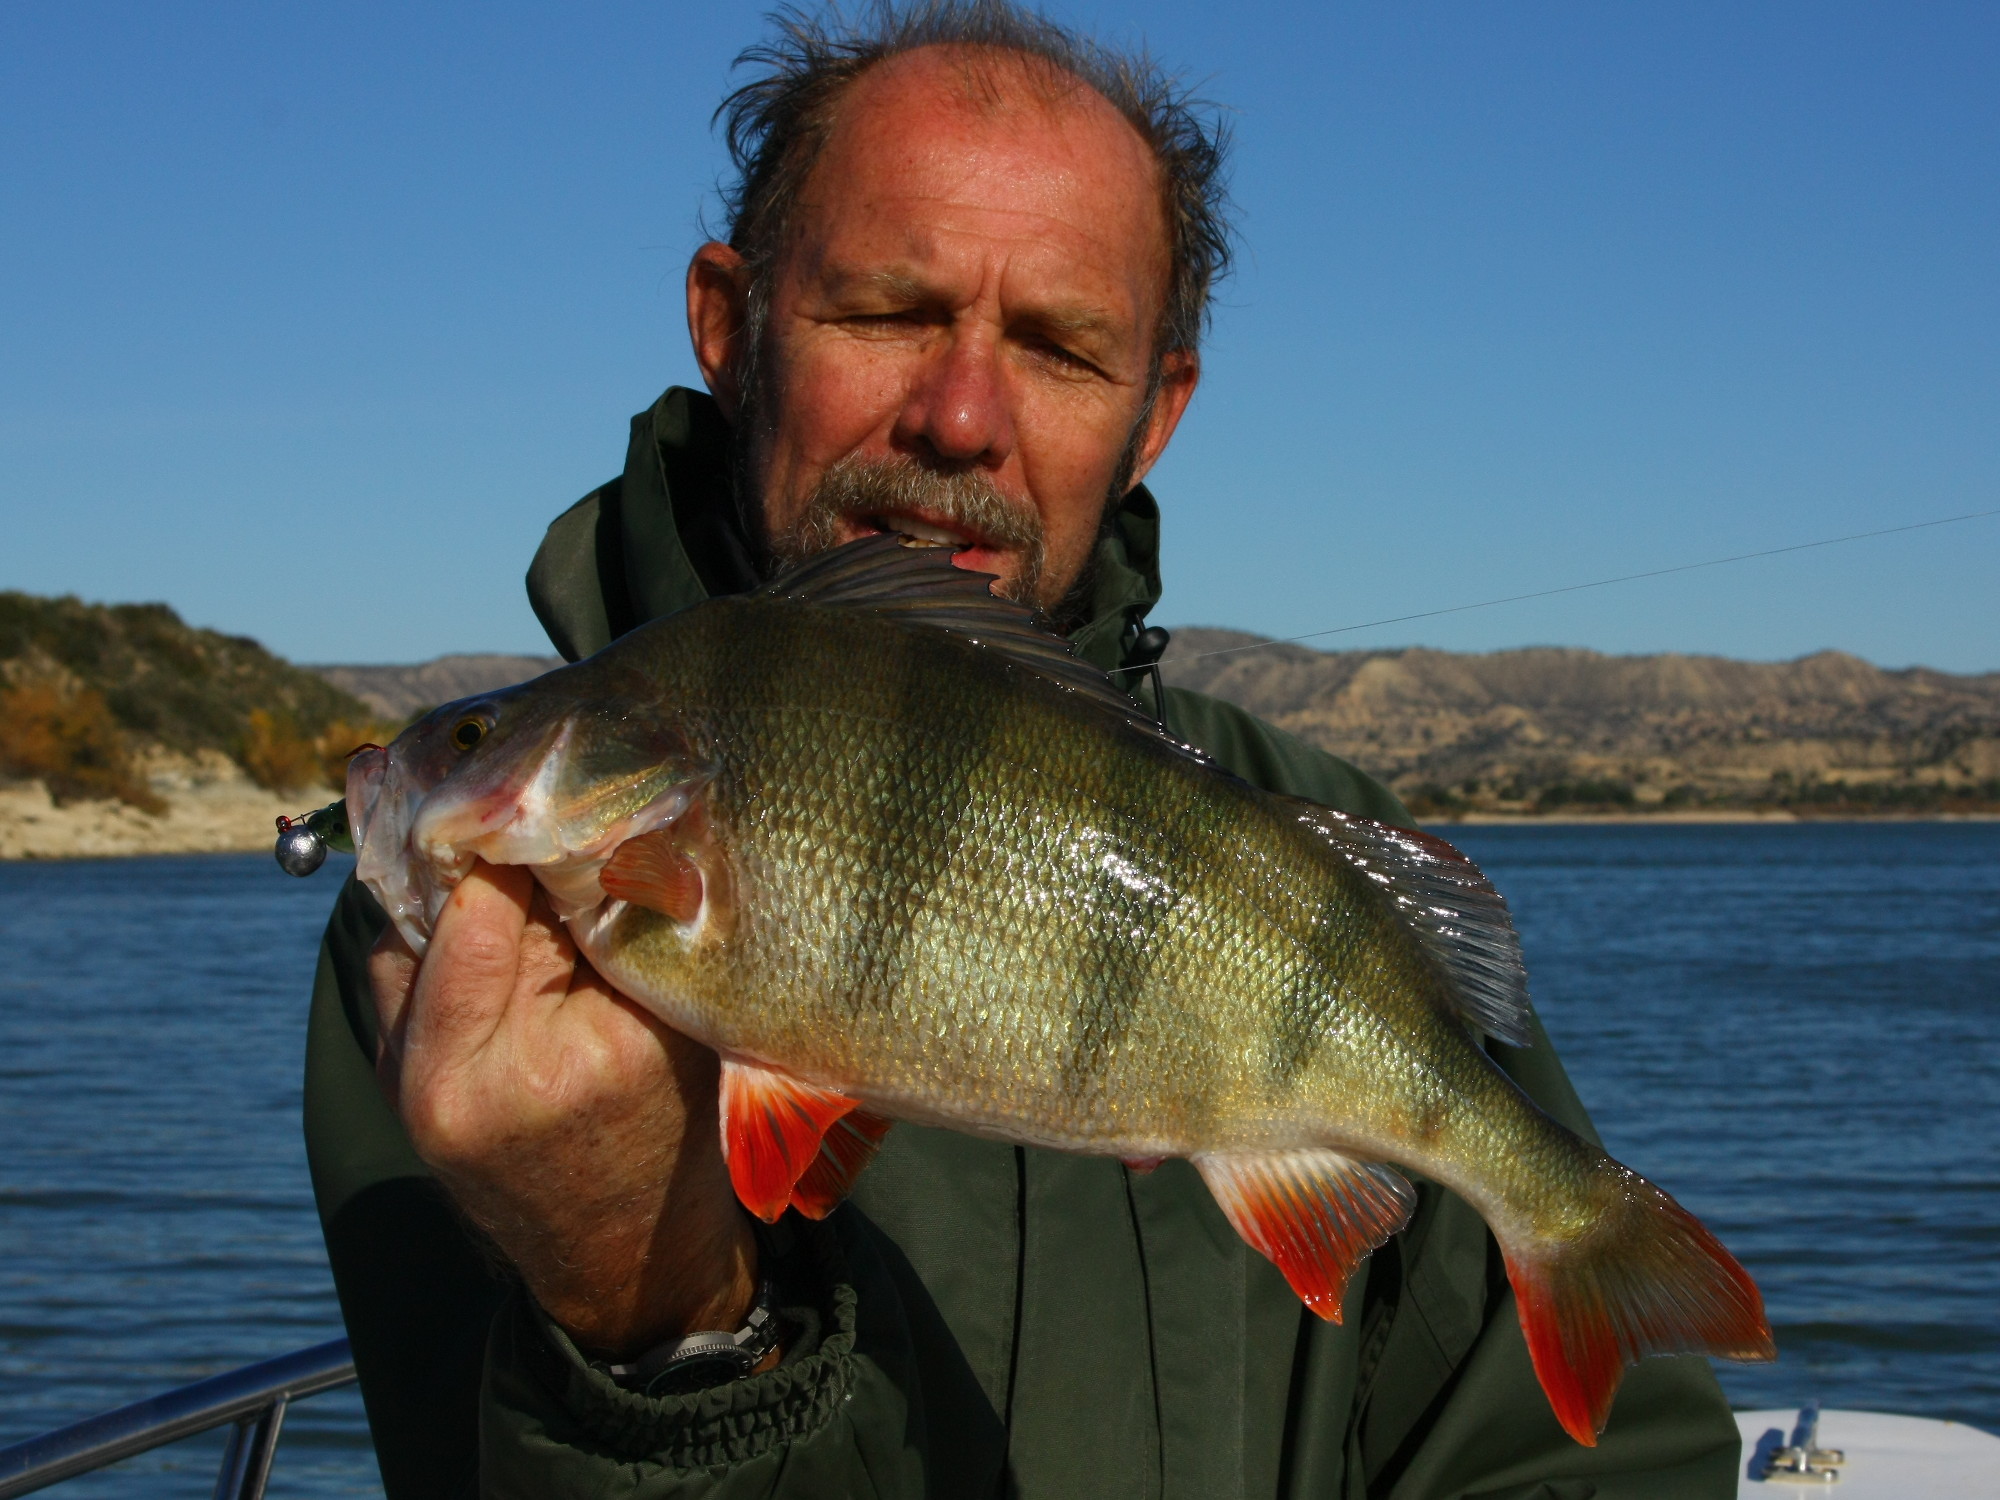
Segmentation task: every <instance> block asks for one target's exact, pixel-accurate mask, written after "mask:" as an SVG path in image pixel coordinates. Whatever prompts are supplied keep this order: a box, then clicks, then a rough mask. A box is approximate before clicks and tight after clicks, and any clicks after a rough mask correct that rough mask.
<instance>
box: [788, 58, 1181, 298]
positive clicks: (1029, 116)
mask: <svg viewBox="0 0 2000 1500" xmlns="http://www.w3.org/2000/svg"><path fill="white" fill-rule="evenodd" d="M1162 183H1163V174H1162V169H1161V167H1160V164H1159V162H1158V160H1157V159H1156V158H1155V156H1154V154H1153V151H1152V149H1151V148H1150V147H1149V146H1148V145H1147V144H1146V141H1145V140H1144V138H1143V137H1142V136H1141V135H1140V134H1139V132H1138V130H1137V129H1135V128H1134V127H1133V125H1132V123H1131V122H1130V121H1129V120H1127V119H1126V118H1125V117H1124V115H1122V114H1121V113H1120V112H1119V111H1118V109H1117V108H1116V107H1115V106H1114V105H1112V103H1111V102H1110V101H1109V100H1108V99H1106V98H1105V97H1104V96H1103V95H1102V94H1100V93H1098V92H1097V91H1096V90H1095V89H1094V88H1092V87H1090V86H1089V85H1088V84H1087V83H1085V82H1084V81H1083V80H1081V79H1079V78H1077V77H1076V76H1075V75H1074V74H1070V73H1067V72H1064V71H1062V70H1060V69H1057V68H1055V67H1054V66H1053V65H1052V64H1048V63H1045V62H1043V61H1041V60H1040V59H1037V58H1029V57H1024V56H1022V55H1021V54H1019V53H1015V52H1011V51H1006V50H1003V49H999V48H992V47H925V48H919V49H917V50H915V51H912V52H907V53H903V54H901V55H899V56H897V57H893V58H889V59H887V60H886V61H884V62H881V63H878V64H877V65H876V66H875V67H873V68H870V69H869V70H868V71H867V72H866V73H864V74H862V75H861V77H860V78H858V79H856V80H855V81H854V83H853V84H851V85H850V86H849V88H848V89H847V91H846V92H845V93H844V94H843V96H842V97H841V98H840V100H839V102H838V103H837V104H836V106H835V108H834V113H833V119H832V123H831V127H830V129H829V130H828V132H827V135H826V137H825V140H824V142H823V144H822V146H821V148H820V152H819V155H818V157H817V159H816V160H815V162H814V164H813V166H812V169H811V171H810V172H809V173H808V175H807V177H806V180H805V182H804V183H803V184H802V185H801V190H800V195H799V203H798V209H797V214H796V217H795V219H794V236H795V238H794V248H795V249H803V250H805V251H806V252H807V253H808V254H810V253H811V248H810V247H811V244H812V242H813V241H814V240H815V239H816V238H824V237H825V236H826V235H827V234H829V233H830V232H832V231H834V230H836V229H850V230H851V228H852V227H853V226H854V225H856V224H867V223H872V224H874V225H876V226H877V227H880V228H883V229H887V230H893V229H894V227H895V221H896V220H905V221H909V222H910V223H911V224H912V225H914V226H915V227H917V228H918V229H922V228H926V227H929V221H931V220H934V219H936V218H938V217H940V216H943V217H945V218H950V217H954V216H956V217H958V218H961V219H962V218H965V217H966V216H969V215H970V216H985V217H987V218H989V219H998V218H1005V217H1012V218H1014V219H1015V220H1017V221H1018V224H1017V227H1018V230H1019V232H1020V234H1021V235H1022V236H1023V237H1024V238H1033V237H1035V236H1036V235H1037V234H1038V233H1039V234H1043V235H1046V236H1048V237H1049V238H1050V239H1051V240H1052V242H1053V243H1052V246H1051V248H1052V249H1054V250H1055V252H1056V253H1057V254H1058V255H1062V254H1068V255H1070V256H1072V257H1078V256H1080V257H1083V258H1084V259H1085V261H1086V266H1085V267H1083V268H1084V269H1101V270H1103V271H1105V272H1108V273H1109V274H1111V275H1113V276H1117V275H1121V274H1122V275H1124V276H1127V277H1130V278H1134V279H1137V280H1139V281H1141V282H1145V283H1154V285H1151V286H1148V287H1147V290H1148V291H1151V292H1154V293H1155V294H1156V295H1158V296H1161V297H1164V294H1165V286H1166V276H1167V266H1168V260H1169V255H1170V246H1169V240H1168V233H1167V220H1166V208H1165V202H1164V198H1163V194H1162ZM954 211H955V213H954ZM885 220H887V221H888V222H885ZM1077 231H1082V232H1083V234H1084V235H1085V237H1087V238H1088V239H1090V240H1093V241H1094V242H1095V243H1093V244H1090V245H1082V244H1078V243H1073V242H1072V243H1064V242H1065V241H1066V240H1069V241H1074V239H1075V235H1076V232H1077Z"/></svg>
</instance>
